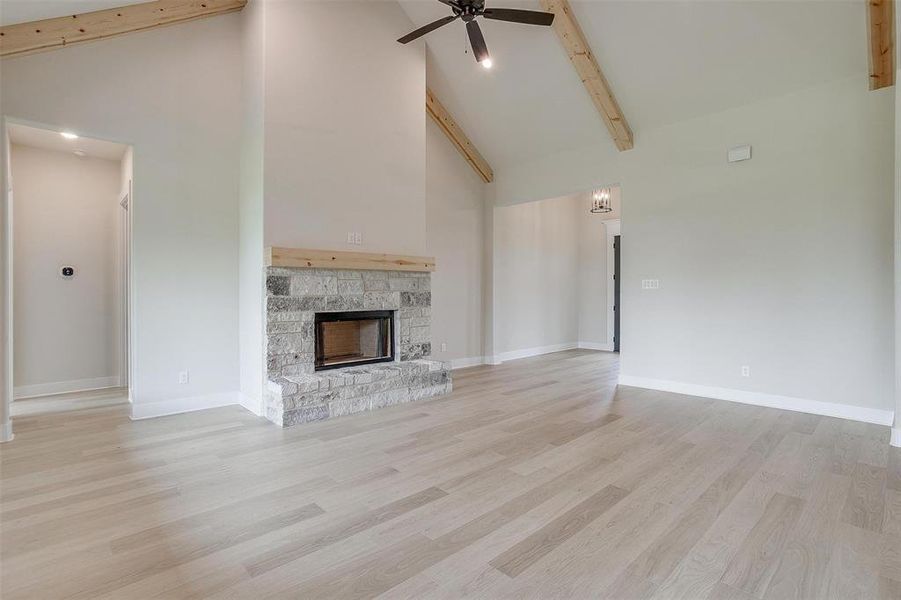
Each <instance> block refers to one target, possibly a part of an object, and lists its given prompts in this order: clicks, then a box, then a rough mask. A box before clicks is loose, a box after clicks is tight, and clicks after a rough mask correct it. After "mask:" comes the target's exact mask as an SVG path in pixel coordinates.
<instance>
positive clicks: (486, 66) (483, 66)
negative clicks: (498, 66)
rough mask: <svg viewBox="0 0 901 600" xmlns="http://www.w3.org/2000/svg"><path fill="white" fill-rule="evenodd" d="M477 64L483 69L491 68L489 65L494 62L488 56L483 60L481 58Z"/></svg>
mask: <svg viewBox="0 0 901 600" xmlns="http://www.w3.org/2000/svg"><path fill="white" fill-rule="evenodd" d="M479 64H480V65H482V68H484V69H490V68H491V65H492V64H494V63H492V62H491V59H490V58H486V59H485V60H483V61H482V62H480V63H479Z"/></svg>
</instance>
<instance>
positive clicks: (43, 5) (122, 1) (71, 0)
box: [0, 0, 150, 25]
mask: <svg viewBox="0 0 901 600" xmlns="http://www.w3.org/2000/svg"><path fill="white" fill-rule="evenodd" d="M149 1H150V0H0V25H12V24H14V23H25V22H27V21H39V20H41V19H51V18H53V17H65V16H69V15H74V14H78V13H85V12H92V11H95V10H104V9H107V8H115V7H117V6H126V5H128V4H140V3H142V2H149Z"/></svg>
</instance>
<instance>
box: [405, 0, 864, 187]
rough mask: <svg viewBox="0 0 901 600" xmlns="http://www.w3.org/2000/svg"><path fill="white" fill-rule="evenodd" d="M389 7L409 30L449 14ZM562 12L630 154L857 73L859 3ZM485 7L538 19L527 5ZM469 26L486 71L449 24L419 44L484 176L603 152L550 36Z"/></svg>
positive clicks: (591, 111)
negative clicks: (594, 64) (618, 116)
mask: <svg viewBox="0 0 901 600" xmlns="http://www.w3.org/2000/svg"><path fill="white" fill-rule="evenodd" d="M400 3H401V6H402V7H403V8H404V10H405V11H406V13H407V14H408V15H409V17H410V19H411V20H412V21H413V22H414V24H415V25H416V26H420V25H424V24H425V23H427V22H429V21H432V20H435V19H437V18H440V17H442V16H444V15H446V14H449V10H448V8H447V7H446V6H444V5H442V4H441V3H439V2H438V1H437V0H400ZM570 3H571V5H572V7H573V10H574V12H575V15H576V17H577V18H578V20H579V22H580V23H581V26H582V29H583V31H584V33H585V36H586V38H587V39H588V42H589V43H590V44H591V47H592V50H593V52H594V54H595V57H596V58H597V61H598V63H599V64H600V66H601V68H602V69H603V71H604V74H605V75H606V77H607V80H608V81H609V83H610V85H611V87H612V90H613V92H614V93H615V95H616V98H617V100H618V101H619V104H620V106H621V107H622V110H623V112H624V114H625V116H626V118H627V119H628V122H629V124H630V125H631V127H632V129H633V131H634V132H635V140H636V141H635V143H636V147H640V144H641V142H640V139H641V134H642V132H643V131H648V130H650V129H653V128H656V127H659V126H662V125H665V124H668V123H674V122H678V121H683V120H686V119H690V118H692V117H697V116H701V115H704V114H709V113H712V112H717V111H721V110H725V109H728V108H731V107H735V106H739V105H742V104H748V103H751V102H755V101H757V100H761V99H763V98H767V97H772V96H777V95H781V94H785V93H788V92H791V91H794V90H799V89H802V88H805V87H809V86H812V85H816V84H818V83H822V82H825V81H829V80H833V79H837V78H843V77H849V76H865V74H866V73H867V26H866V24H867V17H866V8H867V6H866V2H865V0H853V1H823V2H808V1H803V0H797V1H795V0H783V1H779V2H769V1H758V0H748V1H730V2H710V1H697V0H693V1H676V0H672V1H669V0H667V1H660V0H657V1H655V0H641V1H638V0H604V1H597V0H594V1H586V0H570ZM487 4H488V6H496V7H500V6H504V7H514V8H529V9H533V10H540V6H539V3H538V0H529V1H521V0H520V1H517V0H496V1H492V0H488V3H487ZM481 26H482V30H483V32H484V34H485V38H486V40H487V42H488V46H489V50H490V51H491V56H492V59H493V63H494V66H493V67H492V69H491V70H489V71H486V70H484V69H482V68H481V67H479V66H478V65H477V64H476V63H475V61H474V60H473V58H472V56H471V54H467V52H468V46H467V41H466V35H465V30H464V28H463V27H462V25H461V24H460V23H453V24H451V25H448V26H446V27H443V28H441V29H439V30H437V31H434V32H432V33H430V34H428V35H427V36H426V37H425V38H424V40H425V43H426V46H427V49H428V57H429V73H428V76H429V85H430V86H431V87H432V89H434V90H435V92H436V93H437V94H438V95H439V96H440V97H441V99H442V102H443V103H444V104H445V105H446V106H447V108H448V110H450V112H451V113H452V114H453V115H454V117H455V118H456V119H457V121H458V122H459V123H460V124H461V126H462V127H463V128H464V130H465V131H466V132H467V134H468V135H469V137H470V138H471V139H472V141H473V143H474V144H475V145H476V147H478V148H479V150H481V152H482V153H483V154H484V155H485V158H486V159H487V160H488V161H489V162H490V163H491V164H492V166H493V167H494V168H495V169H498V168H503V166H504V165H509V164H518V163H521V162H523V161H528V160H529V159H532V158H537V157H539V156H544V155H547V154H551V153H554V152H558V151H561V150H569V149H573V148H581V147H586V146H592V145H596V144H610V145H611V147H612V141H611V140H610V136H609V134H608V133H607V131H606V128H605V127H604V124H603V123H602V121H601V119H600V118H599V116H598V113H597V111H596V110H595V108H594V106H593V105H592V103H591V100H590V99H589V97H588V95H587V93H586V92H585V89H584V88H583V86H582V84H581V82H580V81H579V79H578V76H577V75H576V73H575V71H574V70H573V68H572V66H571V65H570V63H569V60H568V58H567V56H566V54H565V53H564V51H563V49H562V47H561V45H560V43H559V41H558V40H557V38H556V36H555V34H554V32H553V31H552V30H551V29H550V28H540V27H529V26H525V25H515V24H509V23H503V22H498V21H487V20H482V21H481ZM404 33H406V32H405V31H403V32H398V36H400V35H402V34H404ZM416 43H423V42H416ZM863 85H866V83H864V84H863Z"/></svg>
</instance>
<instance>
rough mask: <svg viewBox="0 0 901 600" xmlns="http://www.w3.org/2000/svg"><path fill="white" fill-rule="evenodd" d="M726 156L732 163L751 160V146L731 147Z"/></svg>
mask: <svg viewBox="0 0 901 600" xmlns="http://www.w3.org/2000/svg"><path fill="white" fill-rule="evenodd" d="M726 157H727V159H728V160H729V162H730V163H734V162H741V161H743V160H751V146H749V145H747V146H736V147H735V148H730V149H729V153H728V154H727V155H726Z"/></svg>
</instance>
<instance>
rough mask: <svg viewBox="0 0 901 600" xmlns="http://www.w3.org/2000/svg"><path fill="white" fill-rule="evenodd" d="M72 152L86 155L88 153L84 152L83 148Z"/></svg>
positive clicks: (77, 154)
mask: <svg viewBox="0 0 901 600" xmlns="http://www.w3.org/2000/svg"><path fill="white" fill-rule="evenodd" d="M72 154H74V155H75V156H87V155H88V153H87V152H85V151H84V150H82V149H81V148H79V149H78V150H76V151H74V152H73V153H72Z"/></svg>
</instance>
